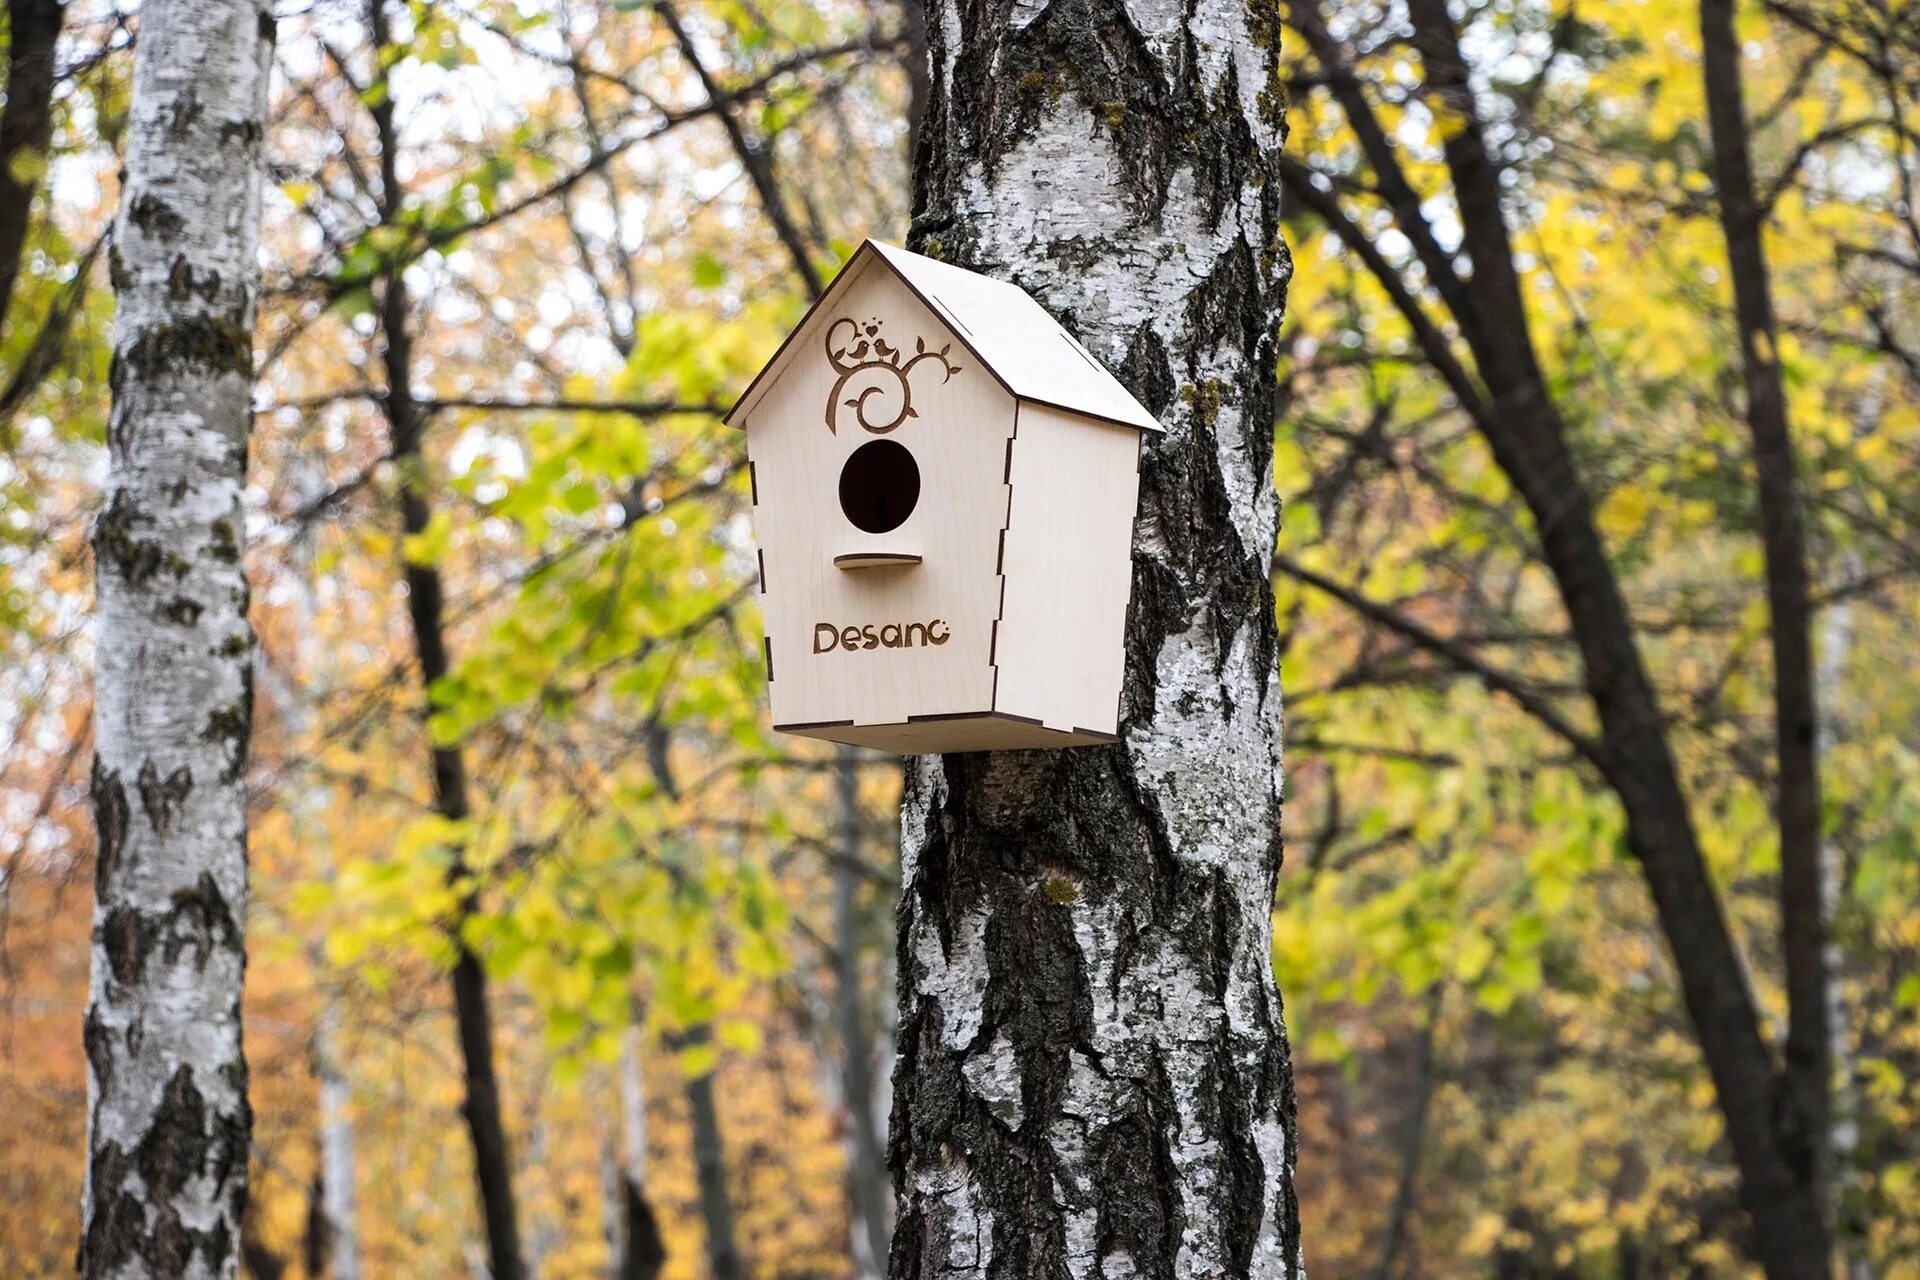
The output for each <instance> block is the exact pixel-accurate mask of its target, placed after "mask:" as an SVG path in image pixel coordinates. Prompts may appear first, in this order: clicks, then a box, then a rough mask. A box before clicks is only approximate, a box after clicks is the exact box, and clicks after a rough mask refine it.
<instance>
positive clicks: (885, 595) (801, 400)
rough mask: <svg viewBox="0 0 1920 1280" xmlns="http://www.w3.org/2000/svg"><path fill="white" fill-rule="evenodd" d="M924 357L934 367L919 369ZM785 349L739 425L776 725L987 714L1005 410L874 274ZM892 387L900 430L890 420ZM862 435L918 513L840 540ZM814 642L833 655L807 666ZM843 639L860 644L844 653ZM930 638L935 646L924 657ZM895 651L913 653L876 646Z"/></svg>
mask: <svg viewBox="0 0 1920 1280" xmlns="http://www.w3.org/2000/svg"><path fill="white" fill-rule="evenodd" d="M876 321H877V322H878V326H879V327H878V330H877V332H875V333H873V334H869V333H868V331H867V327H866V326H868V325H869V324H870V323H873V322H876ZM863 340H864V341H865V343H866V345H865V346H864V347H863V346H861V345H860V344H861V342H862V341H863ZM878 341H885V342H886V343H887V344H889V347H890V349H892V350H893V351H894V352H896V353H897V355H896V356H895V357H893V365H892V368H891V369H889V368H882V367H879V364H881V363H886V362H887V360H888V357H887V355H886V354H885V353H882V352H881V351H880V349H879V348H878V346H877V342H878ZM922 344H924V347H925V350H926V352H928V353H938V352H940V351H941V350H942V349H943V348H944V349H945V351H946V354H945V356H944V357H939V356H937V355H929V356H928V357H927V358H920V357H921V355H922ZM784 351H785V354H784V356H783V359H784V360H785V364H784V366H783V367H782V368H780V369H779V370H777V371H775V372H774V373H773V375H772V376H771V377H770V378H769V379H767V380H764V381H765V382H766V385H765V386H763V387H760V388H758V389H756V391H755V392H754V399H753V401H752V403H751V404H750V405H748V406H747V408H746V412H745V415H744V425H745V427H746V430H747V452H748V457H749V458H750V459H751V461H752V463H753V468H754V481H755V488H756V490H757V493H758V501H757V503H756V505H755V508H754V513H753V515H754V531H755V537H756V540H757V541H758V542H759V544H760V548H761V551H762V560H763V565H764V575H765V593H764V594H763V595H762V596H761V602H762V605H763V606H764V610H765V615H766V630H767V637H768V640H769V642H770V648H771V656H772V666H773V679H772V681H771V682H770V692H771V698H772V703H773V708H772V709H773V722H774V723H775V724H776V725H787V724H808V723H819V722H831V721H845V720H853V721H854V722H855V723H856V725H874V724H896V723H900V722H903V721H905V720H907V718H908V717H910V716H916V715H941V714H954V713H961V712H984V711H987V710H989V709H990V708H991V706H992V700H993V684H994V680H993V668H992V666H991V663H990V646H991V644H992V639H993V622H994V618H995V616H996V614H997V613H998V610H999V604H1000V578H999V574H998V572H997V570H996V558H997V555H998V550H999V539H1000V531H1001V528H1002V527H1003V526H1004V524H1005V522H1006V518H1007V497H1008V489H1007V485H1006V482H1005V478H1006V465H1007V440H1008V437H1009V436H1010V435H1011V433H1012V428H1013V406H1014V402H1013V399H1012V397H1011V396H1009V395H1008V394H1007V393H1006V391H1005V390H1003V389H1002V388H1001V386H1000V384H999V383H998V382H997V381H995V380H994V378H993V377H991V376H990V375H989V374H988V372H987V371H986V370H985V369H983V368H982V367H981V366H980V364H979V361H978V360H977V359H976V358H975V357H974V356H973V354H972V353H971V352H970V351H968V350H967V349H966V348H965V346H964V344H962V343H960V342H959V340H958V338H957V337H956V336H955V335H954V334H953V332H952V331H951V330H950V329H949V328H948V327H947V326H946V325H945V324H944V323H942V322H941V320H940V319H939V318H938V317H937V316H935V315H934V314H933V313H932V312H931V311H929V310H928V308H927V307H926V306H925V304H923V303H922V302H921V301H920V300H919V299H918V298H916V297H915V296H914V295H913V294H912V293H911V291H910V290H908V289H907V287H906V286H905V285H904V284H902V283H901V281H900V280H899V279H898V278H897V277H896V276H895V275H894V274H893V273H892V272H890V271H888V270H886V269H885V268H884V266H881V265H879V264H878V263H877V261H875V262H874V263H873V264H871V265H869V266H867V267H865V268H863V269H860V270H859V273H858V275H856V276H855V277H853V278H852V279H851V280H850V282H849V283H848V284H847V285H846V287H845V288H844V289H837V290H836V294H835V295H834V296H830V297H829V298H828V300H827V304H826V305H823V306H821V307H819V308H817V309H816V310H815V311H814V313H813V314H812V315H811V316H810V318H809V319H808V320H807V321H806V322H805V323H804V324H803V325H802V326H801V328H800V330H798V331H797V332H796V334H795V335H794V337H793V339H792V340H791V341H790V342H789V343H788V344H787V347H786V348H785V349H784ZM876 362H878V363H876ZM909 366H910V367H909ZM949 369H951V370H952V372H951V373H950V374H948V372H947V371H948V370H949ZM900 370H904V372H903V373H900V374H899V376H896V372H897V371H900ZM901 377H904V378H905V386H906V394H907V397H908V399H909V400H910V403H911V407H912V408H913V410H914V414H913V416H905V417H903V416H901V415H900V409H901V401H900V400H899V399H898V398H897V397H899V395H900V391H901V385H902V383H901ZM829 406H831V415H832V425H831V427H830V426H829V412H830V409H829ZM896 419H897V422H896ZM869 427H882V428H885V429H884V430H881V431H877V432H876V431H874V430H870V429H869ZM875 439H887V440H891V441H894V442H897V443H898V444H900V445H902V446H904V447H905V448H906V449H907V450H908V451H909V452H910V453H911V454H912V455H913V458H914V462H915V464H916V466H917V467H918V470H919V475H920V498H919V502H918V505H917V506H916V507H915V508H914V510H913V513H912V515H911V516H909V517H908V519H907V520H906V521H905V522H904V523H903V524H901V525H900V526H899V527H898V528H897V529H894V530H892V531H889V532H886V533H864V532H862V531H861V530H859V529H857V528H855V527H854V525H853V524H852V522H851V521H849V520H848V519H847V517H846V515H845V513H844V512H843V511H842V510H841V508H840V501H839V480H840V474H841V469H842V467H843V466H844V465H845V463H846V460H847V458H848V457H849V456H850V455H851V454H852V453H853V451H854V450H855V449H857V448H859V447H860V446H861V445H863V444H866V443H867V442H868V441H870V440H875ZM855 555H858V556H885V557H891V558H898V559H906V558H907V557H911V556H918V557H919V558H920V559H919V562H918V563H909V564H900V565H883V566H875V567H868V568H862V569H860V570H858V571H857V572H849V571H847V570H846V569H843V568H840V567H837V566H836V564H835V559H836V557H843V556H855ZM936 623H937V624H938V625H937V626H936V625H935V624H936ZM889 627H893V628H898V630H897V631H891V632H890V631H889V630H888V628H889ZM822 628H830V629H831V634H832V635H833V637H834V643H832V644H831V645H830V646H826V651H825V652H817V651H816V650H817V649H819V648H821V647H823V645H824V644H825V637H826V635H827V634H828V632H827V631H825V630H823V629H822ZM847 628H853V629H854V630H853V632H852V635H853V637H854V639H855V643H856V645H857V646H858V647H856V648H854V649H852V650H851V651H850V650H848V648H847V647H846V645H845V643H844V639H845V637H846V636H847V635H848V632H847V631H846V629H847ZM868 628H871V631H870V632H869V631H868V630H867V629H868ZM869 635H870V636H871V637H872V645H871V647H869V643H868V639H867V637H868V636H869ZM941 635H944V636H945V637H946V639H945V642H944V643H939V644H935V643H931V641H932V640H933V639H934V638H935V637H938V636H941ZM909 637H911V638H912V639H914V640H915V641H916V643H914V644H912V645H911V646H910V647H906V646H902V647H889V646H888V645H887V644H886V643H885V642H886V641H887V640H888V639H889V638H892V639H904V638H909ZM931 723H932V724H938V723H940V722H937V721H936V722H931Z"/></svg>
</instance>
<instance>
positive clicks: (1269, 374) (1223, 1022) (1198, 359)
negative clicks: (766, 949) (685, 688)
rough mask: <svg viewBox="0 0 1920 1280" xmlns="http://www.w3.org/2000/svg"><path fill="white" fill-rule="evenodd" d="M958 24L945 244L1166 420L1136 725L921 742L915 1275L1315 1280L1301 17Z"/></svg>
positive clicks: (934, 123)
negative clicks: (1293, 817)
mask: <svg viewBox="0 0 1920 1280" xmlns="http://www.w3.org/2000/svg"><path fill="white" fill-rule="evenodd" d="M928 27H929V37H930V44H931V47H932V62H933V67H932V71H933V89H932V100H931V103H930V109H929V114H928V117H927V121H926V125H925V136H924V138H923V140H922V144H921V154H920V161H921V167H920V171H919V172H918V174H917V175H916V197H915V220H914V228H913V239H914V241H915V243H916V244H917V246H918V247H920V248H921V249H922V250H923V251H925V252H928V253H931V254H935V255H937V256H939V257H942V258H944V259H947V260H949V261H953V262H957V263H959V264H961V265H964V266H967V267H971V268H973V269H976V270H980V271H984V272H987V273H988V274H991V275H996V276H1000V277H1003V278H1006V279H1010V280H1013V281H1015V282H1016V283H1018V284H1020V285H1022V286H1024V287H1025V288H1027V289H1028V290H1029V291H1030V292H1032V293H1033V294H1034V295H1035V296H1036V297H1038V298H1039V299H1040V301H1041V302H1042V303H1043V304H1044V305H1046V306H1047V307H1048V308H1049V309H1050V310H1051V311H1052V312H1053V313H1054V314H1055V315H1056V316H1058V317H1060V318H1061V320H1062V321H1063V322H1064V323H1065V324H1066V325H1067V326H1068V327H1069V328H1070V329H1072V330H1073V331H1074V332H1075V333H1076V334H1077V335H1078V336H1079V338H1080V339H1081V340H1082V341H1083V342H1085V343H1086V345H1087V346H1088V347H1089V348H1090V349H1091V350H1093V351H1094V352H1095V353H1096V354H1098V355H1099V356H1100V357H1101V358H1102V359H1103V360H1105V361H1106V362H1107V363H1108V365H1109V366H1110V367H1112V368H1113V369H1114V370H1115V371H1116V372H1117V373H1118V374H1119V376H1120V377H1121V378H1122V380H1123V381H1125V382H1126V383H1127V384H1128V385H1129V386H1130V387H1131V388H1132V389H1133V391H1134V392H1135V393H1136V394H1137V395H1138V396H1139V397H1140V398H1141V400H1142V401H1143V402H1144V403H1146V404H1147V405H1148V407H1149V408H1151V409H1153V410H1154V411H1155V412H1156V413H1157V414H1158V415H1159V416H1160V418H1161V421H1162V422H1163V423H1164V424H1165V426H1166V427H1167V433H1166V435H1165V436H1164V437H1163V438H1159V439H1153V440H1150V441H1148V443H1147V449H1146V455H1145V462H1144V467H1143V470H1142V475H1141V514H1140V520H1139V524H1138V527H1137V531H1136V534H1135V542H1134V585H1133V597H1132V605H1131V608H1130V610H1129V614H1128V622H1127V641H1126V643H1127V665H1128V676H1127V683H1126V687H1125V690H1124V692H1123V695H1122V705H1121V732H1122V739H1123V741H1122V742H1121V743H1120V744H1119V745H1117V746H1115V747H1112V748H1101V749H1079V750H1071V751H1052V752H1028V753H999V754H990V755H955V756H947V757H944V758H942V757H924V758H921V759H918V760H916V761H914V762H913V763H912V764H911V765H910V766H909V768H908V770H907V785H906V796H905V801H904V806H903V813H902V845H903V849H902V868H901V874H902V898H901V906H900V917H899V923H900V940H899V953H900V961H899V969H900V972H899V985H900V1028H899V1033H898V1035H899V1061H898V1064H897V1067H896V1073H895V1094H894V1097H895V1104H894V1111H893V1117H894V1118H893V1123H892V1133H891V1144H892V1156H893V1167H894V1178H895V1189H896V1192H897V1195H898V1197H899V1202H900V1217H899V1221H898V1223H897V1225H896V1227H895V1229H894V1242H893V1252H892V1259H891V1272H892V1275H893V1276H894V1277H895V1278H896V1280H923V1278H924V1280H932V1277H935V1276H941V1277H943V1280H944V1278H946V1277H954V1276H981V1277H986V1276H993V1277H1042V1276H1045V1277H1053V1276H1066V1277H1073V1280H1081V1278H1082V1277H1092V1276H1102V1277H1109V1276H1139V1277H1153V1278H1155V1280H1171V1278H1172V1277H1176V1276H1178V1277H1190V1276H1235V1277H1246V1276H1263V1277H1295V1276H1298V1275H1299V1274H1300V1270H1301V1264H1300V1235H1299V1219H1298V1209H1297V1205H1296V1202H1295V1199H1294V1191H1293V1162H1294V1155H1295V1134H1294V1119H1293V1114H1294V1094H1293V1077H1292V1069H1291V1065H1290V1061H1289V1055H1288V1048H1287V1040H1286V1032H1285V1028H1284V1026H1283V1025H1282V1022H1281V1010H1280V1000H1279V996H1278V994H1277V993H1276V991H1275V989H1274V982H1273V973H1272V966H1271V958H1270V948H1269V942H1270V933H1271V924H1270V916H1269V911H1270V905H1271V901H1272V896H1273V888H1274V879H1275V876H1276V874H1277V872H1278V868H1279V863H1280V780H1281V776H1280V690H1279V686H1278V680H1277V676H1276V672H1275V630H1276V624H1275V620H1274V616H1273V596H1272V589H1271V583H1270V580H1269V577H1268V572H1269V563H1270V559H1271V556H1272V552H1273V545H1274V533H1275V526H1276V521H1277V518H1278V512H1277V506H1276V500H1275V496H1274V490H1273V482H1272V476H1271V465H1270V464H1271V458H1272V435H1271V432H1272V426H1273V412H1274V403H1275V384H1274V372H1275V361H1276V358H1277V354H1278V347H1277V339H1276V329H1277V327H1278V324H1279V321H1280V316H1281V311H1282V307H1283V304H1284V299H1285V288H1286V282H1287V279H1288V276H1289V274H1290V270H1291V262H1290V259H1289V257H1288V254H1287V250H1286V247H1285V245H1284V244H1283V243H1282V241H1281V240H1280V237H1279V232H1278V217H1277V215H1278V200H1279V193H1280V182H1279V178H1278V156H1279V148H1280V144H1281V142H1282V139H1283V138H1284V135H1285V123H1284V116H1283V112H1284V107H1285V102H1286V96H1285V92H1284V89H1283V88H1282V86H1281V83H1280V80H1279V75H1278V52H1279V50H1278V38H1279V37H1278V19H1277V13H1276V11H1275V10H1274V8H1273V7H1272V6H1271V5H1270V4H1250V3H1249V0H1196V2H1195V3H1193V4H1190V5H1185V6H1182V5H1173V4H1158V3H1148V2H1147V0H1129V2H1128V3H1125V4H1123V5H1122V4H1116V5H1094V4H1090V3H1087V2H1086V0H1052V2H1051V3H1049V2H1048V0H1015V2H1014V3H1012V4H1010V5H994V6H974V5H964V4H960V3H957V2H956V0H941V2H940V3H938V4H936V5H934V6H933V7H932V8H931V9H930V11H929V21H928Z"/></svg>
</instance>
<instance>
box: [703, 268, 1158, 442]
mask: <svg viewBox="0 0 1920 1280" xmlns="http://www.w3.org/2000/svg"><path fill="white" fill-rule="evenodd" d="M870 258H871V259H877V260H878V261H879V262H880V263H884V264H885V265H886V267H887V269H888V270H890V271H892V272H893V274H894V275H896V276H898V277H899V278H900V281H901V283H903V284H905V285H906V286H907V288H908V289H909V290H911V291H912V292H913V294H914V295H915V296H916V297H918V298H919V299H920V301H921V302H923V303H925V304H926V306H927V308H928V309H929V310H931V311H932V312H933V313H934V314H935V315H936V316H938V317H939V318H940V320H941V321H942V322H943V323H945V324H946V326H947V327H948V328H949V329H951V330H953V335H954V337H956V338H958V339H959V340H960V344H961V345H962V346H964V347H965V348H966V349H967V350H968V351H970V352H972V353H973V355H974V357H975V358H976V359H977V360H979V361H980V363H981V364H982V365H983V366H984V367H985V368H986V369H987V371H988V372H989V373H991V374H992V375H993V376H994V378H995V379H996V380H997V381H998V382H999V383H1000V385H1001V386H1002V387H1005V388H1006V389H1007V391H1008V393H1009V394H1011V395H1013V396H1014V397H1015V398H1016V399H1020V400H1030V401H1033V402H1034V403H1036V404H1045V405H1052V406H1053V407H1055V408H1058V409H1065V410H1068V411H1069V412H1072V413H1079V414H1085V415H1086V416H1087V417H1089V418H1099V419H1101V420H1103V421H1106V422H1112V423H1116V424H1118V425H1120V426H1124V427H1134V428H1136V429H1138V430H1141V431H1160V430H1162V429H1163V428H1162V427H1161V426H1160V424H1159V423H1158V422H1157V421H1155V420H1154V416H1153V415H1152V414H1151V413H1149V412H1147V409H1146V407H1145V406H1144V405H1142V404H1141V403H1140V402H1139V401H1138V400H1136V399H1134V398H1133V394H1132V393H1131V392H1129V391H1128V390H1127V389H1126V388H1125V387H1124V386H1122V385H1120V380H1119V379H1118V378H1115V377H1114V376H1113V375H1112V374H1111V373H1109V372H1107V369H1106V366H1105V365H1103V364H1101V363H1100V362H1099V361H1098V360H1096V359H1095V358H1094V357H1093V355H1092V353H1091V352H1089V351H1088V350H1087V349H1086V348H1085V347H1083V346H1081V345H1080V343H1079V342H1078V341H1077V340H1075V338H1074V336H1073V335H1072V334H1070V333H1068V332H1067V331H1066V330H1065V329H1063V328H1062V327H1061V326H1060V322H1059V321H1057V320H1055V319H1054V318H1053V317H1052V316H1050V315H1048V314H1047V311H1046V309H1045V308H1044V307H1042V306H1041V305H1040V304H1039V303H1038V302H1035V301H1034V300H1033V298H1032V297H1030V296H1029V295H1028V294H1027V291H1026V290H1024V289H1022V288H1021V287H1020V286H1019V285H1015V284H1009V283H1007V282H1006V281H1004V280H995V279H994V278H993V277H991V276H983V275H980V274H979V273H978V272H973V271H967V270H964V269H963V268H960V267H956V266H952V265H950V264H948V263H945V262H939V261H936V260H935V259H933V258H928V257H925V256H923V255H921V254H918V253H909V252H907V251H906V250H905V249H898V248H895V247H894V246H893V245H890V244H881V243H880V242H879V241H877V240H868V241H866V242H865V243H863V244H862V245H861V246H860V248H859V249H858V250H856V251H855V252H854V255H853V257H852V258H850V259H849V260H848V261H847V265H846V266H845V267H843V268H842V269H841V271H840V274H839V275H838V276H837V277H835V279H834V282H833V283H832V284H831V285H829V286H828V287H827V290H826V292H825V293H823V294H821V295H820V297H819V298H818V299H816V300H815V301H814V304H813V306H812V308H811V309H809V310H808V312H807V314H806V316H805V317H804V318H803V319H802V320H801V321H800V323H799V324H798V325H796V326H795V327H794V330H793V332H792V333H791V334H789V335H787V340H786V341H785V342H783V343H781V345H780V349H779V350H778V351H776V352H775V353H774V355H773V359H771V360H769V361H767V364H766V367H765V368H763V369H762V370H760V372H759V373H758V374H756V375H755V376H754V379H753V381H752V382H751V383H749V384H748V385H747V389H746V390H745V391H744V392H742V393H741V395H740V398H739V399H738V400H737V401H735V402H734V406H733V408H732V409H731V410H729V411H728V413H727V418H726V420H727V422H729V423H731V424H733V425H735V426H738V425H740V424H741V422H742V421H743V420H744V418H745V417H746V411H747V410H748V409H749V408H750V407H751V406H752V405H753V403H754V402H755V401H756V400H757V399H758V398H759V396H760V393H761V392H763V391H764V390H766V388H767V387H770V386H771V385H772V384H773V378H774V376H775V374H776V372H777V371H778V370H779V368H780V367H781V366H782V364H784V363H785V361H786V358H787V354H788V351H789V349H790V348H791V347H792V345H793V340H794V338H795V337H797V336H798V335H799V334H800V333H801V331H802V330H804V329H806V328H807V326H808V324H809V322H810V321H812V320H813V318H814V316H815V315H817V314H818V313H819V312H820V311H821V310H822V309H823V308H825V307H828V306H830V305H831V304H832V303H833V301H834V299H835V297H836V296H837V295H839V294H841V293H843V292H844V291H845V290H846V289H847V288H848V287H850V286H851V284H852V282H853V281H854V279H855V278H856V277H858V276H859V275H860V274H861V271H860V269H859V268H861V267H862V266H863V264H864V263H865V262H866V261H867V260H868V259H870Z"/></svg>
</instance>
